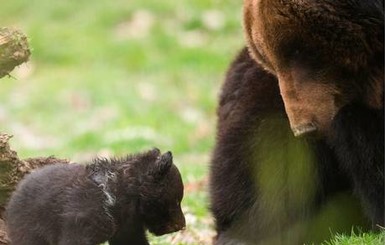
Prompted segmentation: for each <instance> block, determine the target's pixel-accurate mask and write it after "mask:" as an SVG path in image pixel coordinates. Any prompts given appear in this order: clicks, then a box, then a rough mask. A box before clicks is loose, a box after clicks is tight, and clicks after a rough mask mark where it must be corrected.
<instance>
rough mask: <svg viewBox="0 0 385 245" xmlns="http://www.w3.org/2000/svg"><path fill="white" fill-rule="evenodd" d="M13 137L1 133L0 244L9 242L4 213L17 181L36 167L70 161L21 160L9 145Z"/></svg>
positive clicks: (53, 159) (49, 159)
mask: <svg viewBox="0 0 385 245" xmlns="http://www.w3.org/2000/svg"><path fill="white" fill-rule="evenodd" d="M11 138H12V136H11V135H8V134H6V133H0V212H1V213H0V245H8V244H9V240H8V237H7V232H6V227H5V224H4V218H3V217H4V216H3V215H4V210H5V206H6V204H7V201H8V199H9V197H10V196H11V194H12V192H13V191H14V190H15V188H16V186H17V183H18V182H19V181H20V180H21V179H22V178H23V177H24V175H26V174H28V173H30V172H32V171H33V170H34V169H36V168H39V167H42V166H44V165H49V164H58V163H65V164H67V163H69V160H66V159H58V158H55V157H52V156H50V157H38V158H28V159H24V160H20V159H19V157H18V156H17V152H16V151H13V150H12V149H11V147H10V146H9V140H10V139H11Z"/></svg>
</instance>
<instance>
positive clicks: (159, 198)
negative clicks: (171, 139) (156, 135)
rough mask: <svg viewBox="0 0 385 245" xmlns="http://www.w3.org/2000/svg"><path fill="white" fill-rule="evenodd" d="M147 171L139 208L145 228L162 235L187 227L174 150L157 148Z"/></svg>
mask: <svg viewBox="0 0 385 245" xmlns="http://www.w3.org/2000/svg"><path fill="white" fill-rule="evenodd" d="M152 152H153V153H154V154H153V155H152V156H156V155H157V157H156V158H155V159H154V161H152V162H150V163H149V165H148V168H147V174H145V175H144V176H143V179H142V181H141V182H142V184H141V186H140V189H139V195H140V197H139V209H140V213H141V215H142V217H143V219H144V224H145V226H146V228H147V229H148V230H149V231H150V232H151V233H153V234H155V235H157V236H159V235H163V234H166V233H171V232H175V231H178V230H181V229H183V228H184V227H185V225H186V223H185V217H184V215H183V212H182V209H181V201H182V198H183V182H182V178H181V175H180V173H179V171H178V169H177V167H176V166H175V165H174V164H173V160H172V154H171V152H166V153H164V154H160V151H159V150H157V149H154V150H153V151H152Z"/></svg>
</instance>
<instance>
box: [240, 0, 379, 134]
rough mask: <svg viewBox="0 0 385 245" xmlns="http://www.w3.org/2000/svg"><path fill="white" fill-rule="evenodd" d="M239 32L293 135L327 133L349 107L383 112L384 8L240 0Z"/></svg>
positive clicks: (375, 2) (326, 1) (325, 0)
mask: <svg viewBox="0 0 385 245" xmlns="http://www.w3.org/2000/svg"><path fill="white" fill-rule="evenodd" d="M244 27H245V34H246V39H247V43H248V47H249V51H250V53H251V55H252V57H253V58H254V59H255V60H256V61H257V62H258V63H259V64H261V65H262V66H263V67H264V68H265V69H266V70H268V71H269V72H270V73H272V74H274V75H276V77H277V79H278V82H279V87H280V92H281V96H282V99H283V101H284V104H285V110H286V114H287V116H288V118H289V121H290V126H291V128H292V130H293V132H294V134H295V135H296V136H301V135H306V134H309V133H321V134H323V133H326V132H327V131H328V129H329V127H330V125H331V121H332V120H333V118H334V116H335V115H336V114H337V113H338V111H339V110H340V108H342V107H343V106H345V105H347V104H349V103H351V102H353V101H355V102H359V103H362V104H366V105H367V106H369V107H371V108H382V107H383V89H384V88H383V86H384V85H383V83H384V79H383V73H384V59H383V56H384V50H383V41H384V29H383V27H384V17H383V1H379V0H370V1H330V0H320V1H314V0H301V1H300V0H288V1H281V0H244Z"/></svg>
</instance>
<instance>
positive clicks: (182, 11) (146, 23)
mask: <svg viewBox="0 0 385 245" xmlns="http://www.w3.org/2000/svg"><path fill="white" fill-rule="evenodd" d="M1 5H2V6H1V9H0V16H1V25H0V26H2V27H15V28H18V29H20V30H21V31H23V32H24V33H25V34H26V35H27V36H28V37H29V38H30V46H31V48H32V57H31V59H30V61H29V62H28V63H27V64H25V65H22V66H20V67H19V68H17V69H16V70H15V71H14V72H12V74H11V75H12V77H9V78H5V79H2V80H1V81H0V83H1V86H0V124H1V129H0V130H1V131H3V132H7V133H9V134H12V135H14V138H13V139H12V141H11V146H12V148H13V149H15V150H16V151H18V153H19V156H20V157H21V158H27V157H35V156H49V155H54V156H56V157H59V158H68V159H70V160H72V161H78V162H84V161H87V160H90V159H92V158H93V157H95V156H107V157H108V156H121V155H124V154H127V153H133V152H137V151H141V150H147V149H149V148H151V147H154V146H156V147H158V148H160V149H161V150H162V151H167V150H171V151H172V152H173V153H174V159H175V163H176V164H177V166H178V167H179V169H180V170H181V172H182V175H183V178H184V182H185V198H184V201H183V203H182V204H183V209H184V211H185V214H186V219H187V223H188V228H187V230H186V231H185V232H184V233H177V234H172V235H168V236H164V237H161V238H151V239H152V244H208V243H209V242H210V240H211V238H212V236H213V231H212V220H211V218H210V215H209V213H208V209H207V208H208V200H207V173H208V163H209V159H210V151H211V149H212V147H213V143H214V139H215V120H216V115H215V108H216V101H217V96H218V93H219V89H220V85H221V83H222V80H223V77H224V74H225V72H226V68H227V66H228V64H229V62H230V61H231V60H232V58H233V57H234V55H235V54H236V53H237V51H238V50H239V49H240V48H242V46H243V43H244V41H243V34H242V26H241V8H242V2H241V1H231V0H221V1H219V0H179V1H175V0H162V1H156V0H131V1H123V0H115V1H110V0H98V1H87V0H77V1H69V0H61V1H52V0H11V1H9V0H8V1H1Z"/></svg>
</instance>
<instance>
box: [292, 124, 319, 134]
mask: <svg viewBox="0 0 385 245" xmlns="http://www.w3.org/2000/svg"><path fill="white" fill-rule="evenodd" d="M317 130H318V128H317V126H316V125H315V124H314V123H313V122H311V123H306V124H302V125H299V126H296V127H294V128H292V131H293V133H294V136H295V137H303V136H308V135H312V134H315V133H316V132H317Z"/></svg>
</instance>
